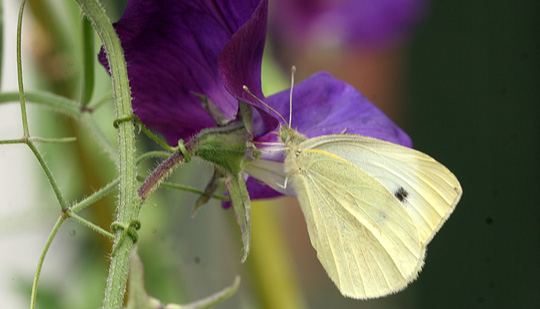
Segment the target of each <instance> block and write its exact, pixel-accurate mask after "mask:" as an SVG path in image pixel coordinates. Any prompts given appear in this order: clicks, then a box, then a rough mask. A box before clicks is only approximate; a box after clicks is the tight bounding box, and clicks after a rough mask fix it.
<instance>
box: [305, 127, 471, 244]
mask: <svg viewBox="0 0 540 309" xmlns="http://www.w3.org/2000/svg"><path fill="white" fill-rule="evenodd" d="M302 147H303V148H304V149H317V150H322V151H327V152H329V153H331V154H333V155H336V156H338V157H340V158H346V160H347V161H348V162H350V163H351V164H353V165H355V166H356V167H358V168H360V169H361V170H363V171H364V172H366V173H367V174H369V175H370V176H371V177H373V178H374V179H375V180H376V181H377V182H379V183H380V184H382V185H383V186H384V187H385V188H386V190H388V191H389V192H390V193H391V194H392V195H393V196H394V197H396V199H397V200H398V201H400V203H401V204H402V205H403V206H404V207H405V209H407V211H408V213H409V215H410V217H411V218H412V220H413V223H414V225H415V226H416V227H417V229H418V232H419V234H420V238H421V241H422V243H423V244H424V245H427V243H428V242H429V241H430V240H431V239H432V238H433V236H434V235H435V233H437V231H438V230H439V229H440V227H441V226H442V224H443V223H444V221H446V219H447V218H448V216H449V215H450V214H451V213H452V211H453V210H454V208H455V205H456V204H457V202H458V201H459V199H460V197H461V192H462V191H461V186H460V184H459V182H458V180H457V179H456V177H455V176H454V175H453V174H452V173H451V172H450V171H449V170H448V169H447V168H446V167H444V166H443V165H442V164H440V163H438V162H437V161H435V160H434V159H433V158H431V157H430V156H428V155H426V154H424V153H422V152H419V151H416V150H413V149H410V148H407V147H403V146H400V145H396V144H392V143H388V142H384V141H381V140H377V139H374V138H369V137H365V136H361V135H351V134H334V135H324V136H320V137H316V138H312V139H309V140H307V141H306V142H304V143H302Z"/></svg>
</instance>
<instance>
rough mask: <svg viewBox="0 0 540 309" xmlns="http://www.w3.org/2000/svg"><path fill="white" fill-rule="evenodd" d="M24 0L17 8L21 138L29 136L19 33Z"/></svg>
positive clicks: (20, 31)
mask: <svg viewBox="0 0 540 309" xmlns="http://www.w3.org/2000/svg"><path fill="white" fill-rule="evenodd" d="M25 4H26V0H22V2H21V7H20V9H19V17H18V20H17V77H18V83H19V101H20V103H21V117H22V125H23V134H24V135H23V138H27V137H28V136H30V133H29V131H28V117H27V115H26V102H25V99H24V87H23V75H22V59H21V34H22V18H23V12H24V5H25Z"/></svg>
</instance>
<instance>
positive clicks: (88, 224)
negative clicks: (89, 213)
mask: <svg viewBox="0 0 540 309" xmlns="http://www.w3.org/2000/svg"><path fill="white" fill-rule="evenodd" d="M68 216H69V217H70V218H73V219H74V220H75V221H77V222H79V223H80V224H82V225H84V226H86V227H88V228H89V229H91V230H93V231H95V232H97V233H99V234H101V235H103V236H105V237H108V238H110V239H114V235H113V234H111V233H109V232H107V231H106V230H104V229H103V228H101V227H99V226H97V225H95V224H94V223H92V222H90V221H88V220H86V219H85V218H83V217H81V216H79V215H77V214H75V213H73V212H69V214H68Z"/></svg>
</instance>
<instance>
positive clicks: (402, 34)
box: [271, 0, 427, 46]
mask: <svg viewBox="0 0 540 309" xmlns="http://www.w3.org/2000/svg"><path fill="white" fill-rule="evenodd" d="M275 2H276V3H273V4H274V6H273V9H274V14H273V16H274V18H273V19H272V27H271V28H272V31H274V30H275V31H274V32H275V34H276V35H277V36H278V37H279V38H281V39H284V40H285V41H286V42H287V43H288V44H299V43H306V42H307V43H309V41H311V42H317V43H320V44H336V43H345V44H349V45H356V46H375V45H386V44H394V43H399V42H400V41H402V40H403V39H405V38H406V37H407V36H408V35H409V33H410V32H411V30H412V29H414V27H415V26H416V25H417V24H418V22H419V21H420V20H421V18H422V17H423V15H424V12H425V10H426V6H427V1H425V0H342V1H328V0H275Z"/></svg>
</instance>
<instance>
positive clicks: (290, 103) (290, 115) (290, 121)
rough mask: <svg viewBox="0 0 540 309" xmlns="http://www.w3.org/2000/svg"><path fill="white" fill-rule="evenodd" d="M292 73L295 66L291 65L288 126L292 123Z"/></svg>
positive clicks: (294, 71)
mask: <svg viewBox="0 0 540 309" xmlns="http://www.w3.org/2000/svg"><path fill="white" fill-rule="evenodd" d="M294 73H296V66H294V65H293V66H292V67H291V92H290V94H289V127H291V123H292V92H293V88H294Z"/></svg>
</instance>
